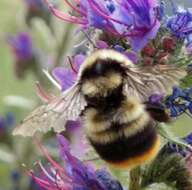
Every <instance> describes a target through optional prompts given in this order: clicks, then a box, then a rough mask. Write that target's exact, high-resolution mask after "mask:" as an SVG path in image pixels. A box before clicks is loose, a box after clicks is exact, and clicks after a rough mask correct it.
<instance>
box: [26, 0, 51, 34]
mask: <svg viewBox="0 0 192 190" xmlns="http://www.w3.org/2000/svg"><path fill="white" fill-rule="evenodd" d="M24 2H25V4H26V8H27V11H26V17H25V19H26V23H27V24H28V25H29V26H31V21H32V20H33V19H34V18H40V19H42V20H43V21H44V22H45V23H46V24H47V25H48V26H49V27H50V29H51V30H52V32H53V28H52V26H51V14H50V12H49V9H48V8H47V6H46V5H45V3H44V0H24Z"/></svg>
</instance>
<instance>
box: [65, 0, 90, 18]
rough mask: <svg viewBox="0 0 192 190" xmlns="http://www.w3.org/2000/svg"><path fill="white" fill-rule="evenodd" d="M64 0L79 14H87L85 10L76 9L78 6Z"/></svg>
mask: <svg viewBox="0 0 192 190" xmlns="http://www.w3.org/2000/svg"><path fill="white" fill-rule="evenodd" d="M64 1H65V3H66V4H67V5H69V6H70V7H71V8H72V9H73V10H75V11H76V12H78V13H79V14H81V15H83V16H87V14H86V12H84V11H82V10H80V9H78V8H77V7H75V6H74V5H73V4H72V3H70V2H69V1H68V0H64Z"/></svg>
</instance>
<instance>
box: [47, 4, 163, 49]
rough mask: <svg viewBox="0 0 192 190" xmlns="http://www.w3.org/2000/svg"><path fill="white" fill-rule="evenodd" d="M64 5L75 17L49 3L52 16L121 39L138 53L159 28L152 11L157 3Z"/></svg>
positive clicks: (154, 12)
mask: <svg viewBox="0 0 192 190" xmlns="http://www.w3.org/2000/svg"><path fill="white" fill-rule="evenodd" d="M46 1H47V3H48V0H46ZM65 2H66V3H67V4H68V5H69V6H70V7H71V8H72V9H73V11H74V12H76V13H77V14H75V15H78V16H74V15H68V14H66V13H63V12H61V11H59V10H57V9H56V8H54V7H53V6H52V5H51V4H49V3H48V4H49V7H50V9H51V11H52V12H53V14H54V15H55V16H57V17H58V18H60V19H62V20H64V21H67V22H71V23H76V24H79V25H80V26H81V27H82V28H83V29H87V28H90V27H92V28H97V29H100V30H102V31H103V32H105V33H108V34H110V35H113V36H115V37H124V38H125V39H126V40H127V41H129V43H130V44H131V46H132V49H133V50H134V51H138V50H140V49H141V48H142V47H144V46H145V45H146V44H147V43H148V41H149V40H151V39H153V38H155V36H156V33H157V31H158V29H159V27H160V23H159V21H158V19H157V15H156V11H155V8H156V7H158V3H157V0H118V1H115V0H106V1H102V0H80V1H78V2H79V3H73V4H72V3H70V2H69V1H67V0H65ZM76 2H77V1H76Z"/></svg>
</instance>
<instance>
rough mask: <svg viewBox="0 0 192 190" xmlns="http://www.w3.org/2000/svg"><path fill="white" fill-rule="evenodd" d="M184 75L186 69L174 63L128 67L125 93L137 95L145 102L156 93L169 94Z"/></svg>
mask: <svg viewBox="0 0 192 190" xmlns="http://www.w3.org/2000/svg"><path fill="white" fill-rule="evenodd" d="M184 76H186V71H185V70H184V69H183V68H176V67H175V66H173V65H158V66H153V67H147V66H145V67H134V66H132V67H130V68H128V69H127V77H126V80H125V85H124V93H125V94H126V95H131V96H136V97H138V98H139V99H140V100H141V101H142V102H145V101H147V100H148V98H149V96H150V95H152V94H154V93H164V94H168V93H169V92H170V90H171V89H172V87H173V86H174V85H178V82H179V80H180V79H181V78H183V77H184Z"/></svg>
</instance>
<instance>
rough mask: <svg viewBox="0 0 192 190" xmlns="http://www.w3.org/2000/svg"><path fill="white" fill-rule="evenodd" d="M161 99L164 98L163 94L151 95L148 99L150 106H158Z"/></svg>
mask: <svg viewBox="0 0 192 190" xmlns="http://www.w3.org/2000/svg"><path fill="white" fill-rule="evenodd" d="M163 98H164V95H163V94H153V95H151V96H150V97H149V102H150V103H151V104H160V103H161V101H162V100H163Z"/></svg>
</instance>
